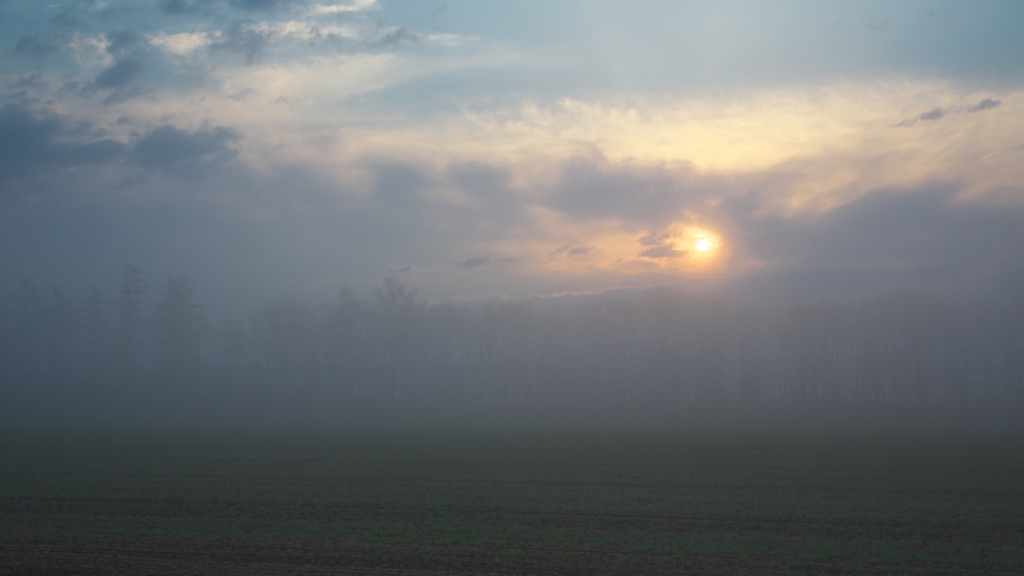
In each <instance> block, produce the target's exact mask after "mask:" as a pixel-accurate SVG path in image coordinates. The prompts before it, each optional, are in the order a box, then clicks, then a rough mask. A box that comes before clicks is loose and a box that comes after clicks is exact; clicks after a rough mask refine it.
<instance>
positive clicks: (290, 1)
mask: <svg viewBox="0 0 1024 576" xmlns="http://www.w3.org/2000/svg"><path fill="white" fill-rule="evenodd" d="M304 3H305V2H304V0H230V1H229V4H231V6H233V7H235V8H238V9H240V10H248V11H253V12H266V11H271V10H277V9H279V8H287V7H289V6H295V5H298V4H304Z"/></svg>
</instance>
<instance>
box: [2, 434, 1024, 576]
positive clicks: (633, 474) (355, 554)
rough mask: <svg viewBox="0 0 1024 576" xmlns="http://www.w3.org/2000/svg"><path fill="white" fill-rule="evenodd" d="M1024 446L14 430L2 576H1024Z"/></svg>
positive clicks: (865, 438) (999, 442)
mask: <svg viewBox="0 0 1024 576" xmlns="http://www.w3.org/2000/svg"><path fill="white" fill-rule="evenodd" d="M1022 480H1024V438H1021V437H1017V436H1012V435H1002V436H1000V435H996V434H994V433H993V434H986V435H966V434H955V433H939V434H931V435H926V434H923V433H897V432H890V433H885V434H883V433H873V434H872V433H863V432H861V433H852V432H851V433H838V432H811V431H804V432H765V431H757V432H754V431H751V432H710V431H704V432H698V431H688V432H683V431H675V432H668V431H661V432H656V431H647V432H640V431H622V430H619V431H591V432H582V431H564V430H563V431H554V430H552V431H530V432H527V431H504V432H502V431H458V432H456V431H449V432H442V431H433V432H426V431H387V432H385V431H377V432H351V431H350V432H302V433H299V432H291V433H283V432H259V433H257V432H253V433H240V432H238V433H227V432H218V433H213V432H210V433H186V432H177V433H153V432H147V433H141V432H139V433H136V432H132V433H129V432H125V433H121V434H113V433H108V434H70V433H68V434H56V433H53V434H35V435H20V436H8V437H5V438H3V439H0V575H6V574H9V575H15V574H25V575H28V574H81V575H90V574H132V575H143V574H150V575H157V574H197V575H198V574H410V575H413V574H580V575H583V574H587V575H591V574H592V575H601V574H609V575H612V574H616V575H617V574H678V573H691V574H1007V575H1009V574H1021V573H1024V482H1022Z"/></svg>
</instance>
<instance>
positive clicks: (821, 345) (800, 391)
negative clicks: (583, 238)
mask: <svg viewBox="0 0 1024 576" xmlns="http://www.w3.org/2000/svg"><path fill="white" fill-rule="evenodd" d="M152 292H156V294H152ZM200 294H201V293H200V292H199V291H198V287H197V286H196V285H195V284H194V283H193V282H192V281H191V280H189V279H188V277H186V276H185V275H183V274H176V275H171V276H169V277H168V278H167V280H166V282H165V283H164V285H163V286H161V287H160V288H159V290H154V289H151V288H150V287H149V286H148V283H147V282H146V280H145V279H144V278H143V277H142V275H141V273H140V272H139V271H138V269H137V268H135V267H134V266H132V265H127V266H125V268H124V270H123V278H122V281H121V285H120V288H119V290H118V291H117V292H115V293H114V294H112V295H111V296H110V297H108V296H105V295H104V294H103V293H102V292H100V291H99V290H98V289H96V288H95V287H94V288H93V289H92V291H90V292H88V293H86V295H85V296H84V297H82V298H80V299H75V298H73V297H71V296H69V295H67V294H66V293H65V292H62V291H61V290H60V289H55V290H54V291H53V292H51V293H45V292H43V291H41V290H40V289H39V288H37V287H36V286H34V285H33V284H31V283H30V282H28V281H23V282H22V283H21V286H20V288H19V289H18V290H17V291H16V292H13V295H12V298H11V301H12V302H13V304H14V305H13V306H11V307H10V308H9V309H8V310H7V311H5V313H4V315H3V316H2V317H0V318H2V321H3V322H2V324H0V329H2V331H0V338H2V339H0V343H2V347H0V374H2V376H3V381H4V382H5V386H4V387H3V402H2V403H0V406H2V409H0V417H2V418H3V420H2V422H3V424H4V425H5V426H13V427H25V426H28V427H38V426H57V427H67V426H72V427H75V426H93V427H95V426H103V427H124V426H133V427H134V426H144V427H165V426H172V427H174V426H193V427H194V426H200V427H211V426H212V427H232V426H234V427H250V428H251V427H264V426H273V427H279V426H289V427H294V426H302V427H308V426H313V427H352V426H362V425H372V426H382V425H383V426H442V427H451V426H456V427H458V426H502V425H504V426H523V425H541V426H546V427H550V426H556V427H557V426H586V427H595V426H596V427H601V426H634V427H635V426H658V427H665V426H675V427H687V426H707V425H712V426H739V427H745V426H746V427H749V426H758V425H772V426H794V425H825V426H829V425H831V426H855V427H856V426H868V427H870V426H876V425H877V426H882V427H888V426H893V425H899V424H900V423H901V422H902V423H904V424H911V425H916V424H920V423H930V424H942V423H943V422H945V423H947V424H966V423H974V424H978V423H987V424H994V425H998V426H1005V425H1011V424H1013V423H1014V422H1018V421H1019V417H1020V415H1021V411H1022V410H1024V354H1021V350H1022V346H1024V314H1022V311H1024V279H1022V277H1021V276H1020V275H1007V276H1006V277H1004V278H1002V279H1001V281H1000V282H998V283H996V284H993V285H992V286H990V287H989V289H988V290H987V291H979V292H978V293H977V294H976V295H971V296H964V297H961V298H958V299H952V298H948V297H946V298H944V297H941V296H939V295H937V294H934V293H929V292H910V291H903V292H896V293H892V294H887V295H881V296H876V297H869V298H865V299H862V300H857V301H852V302H840V301H833V300H814V301H803V300H799V299H794V298H777V299H772V300H766V301H760V300H749V299H741V298H737V297H730V296H729V295H728V293H724V292H720V291H714V290H691V291H686V290H685V289H683V288H680V287H656V288H648V289H644V290H626V291H617V292H606V293H598V294H593V295H576V296H563V297H560V298H548V299H537V300H520V301H502V300H498V301H485V302H471V303H465V302H455V303H453V302H445V303H438V304H432V305H428V304H427V303H425V302H423V301H422V300H419V299H418V298H417V295H416V292H415V290H414V289H413V288H412V287H410V286H407V285H405V284H403V283H402V282H401V281H399V280H396V279H394V278H388V279H386V280H385V281H384V282H383V283H382V284H380V285H379V286H376V287H374V288H373V290H372V291H371V293H370V294H369V295H368V296H365V297H362V298H360V297H357V296H356V295H355V293H354V292H353V291H352V290H351V289H349V288H344V289H342V290H341V291H340V293H339V295H338V297H337V300H336V301H335V302H332V303H325V304H322V305H306V304H301V303H299V302H297V301H295V300H291V299H279V300H274V301H271V302H268V303H267V304H265V305H263V306H261V307H258V308H254V309H253V310H251V311H250V312H249V313H248V314H246V315H244V316H242V317H240V318H234V319H222V318H218V315H217V311H216V310H213V309H210V308H207V307H204V306H202V305H201V300H200Z"/></svg>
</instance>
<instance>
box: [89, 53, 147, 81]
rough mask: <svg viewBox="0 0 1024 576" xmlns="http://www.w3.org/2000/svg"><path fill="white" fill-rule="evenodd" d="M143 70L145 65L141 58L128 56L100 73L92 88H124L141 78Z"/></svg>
mask: <svg viewBox="0 0 1024 576" xmlns="http://www.w3.org/2000/svg"><path fill="white" fill-rule="evenodd" d="M145 69H146V65H145V64H144V63H143V61H142V58H140V57H139V56H137V55H133V56H129V57H127V58H125V59H124V60H121V61H120V62H117V63H115V64H114V65H112V66H110V67H109V68H107V69H106V70H104V71H102V72H100V73H99V75H97V76H96V80H95V81H94V82H93V86H95V87H96V88H124V87H125V86H128V85H129V84H131V83H132V82H133V81H135V79H136V78H138V77H139V76H141V75H142V72H143V71H144V70H145Z"/></svg>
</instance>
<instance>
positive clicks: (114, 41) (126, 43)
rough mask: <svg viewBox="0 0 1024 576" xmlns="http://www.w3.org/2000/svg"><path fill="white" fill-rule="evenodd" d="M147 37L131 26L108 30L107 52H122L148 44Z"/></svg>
mask: <svg viewBox="0 0 1024 576" xmlns="http://www.w3.org/2000/svg"><path fill="white" fill-rule="evenodd" d="M147 44H148V42H147V40H146V37H145V36H143V35H142V34H139V33H138V32H136V31H135V30H132V29H131V28H123V29H121V30H112V31H110V32H107V52H109V53H111V54H121V53H122V52H127V51H129V50H135V49H136V48H139V47H142V46H145V45H147Z"/></svg>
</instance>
